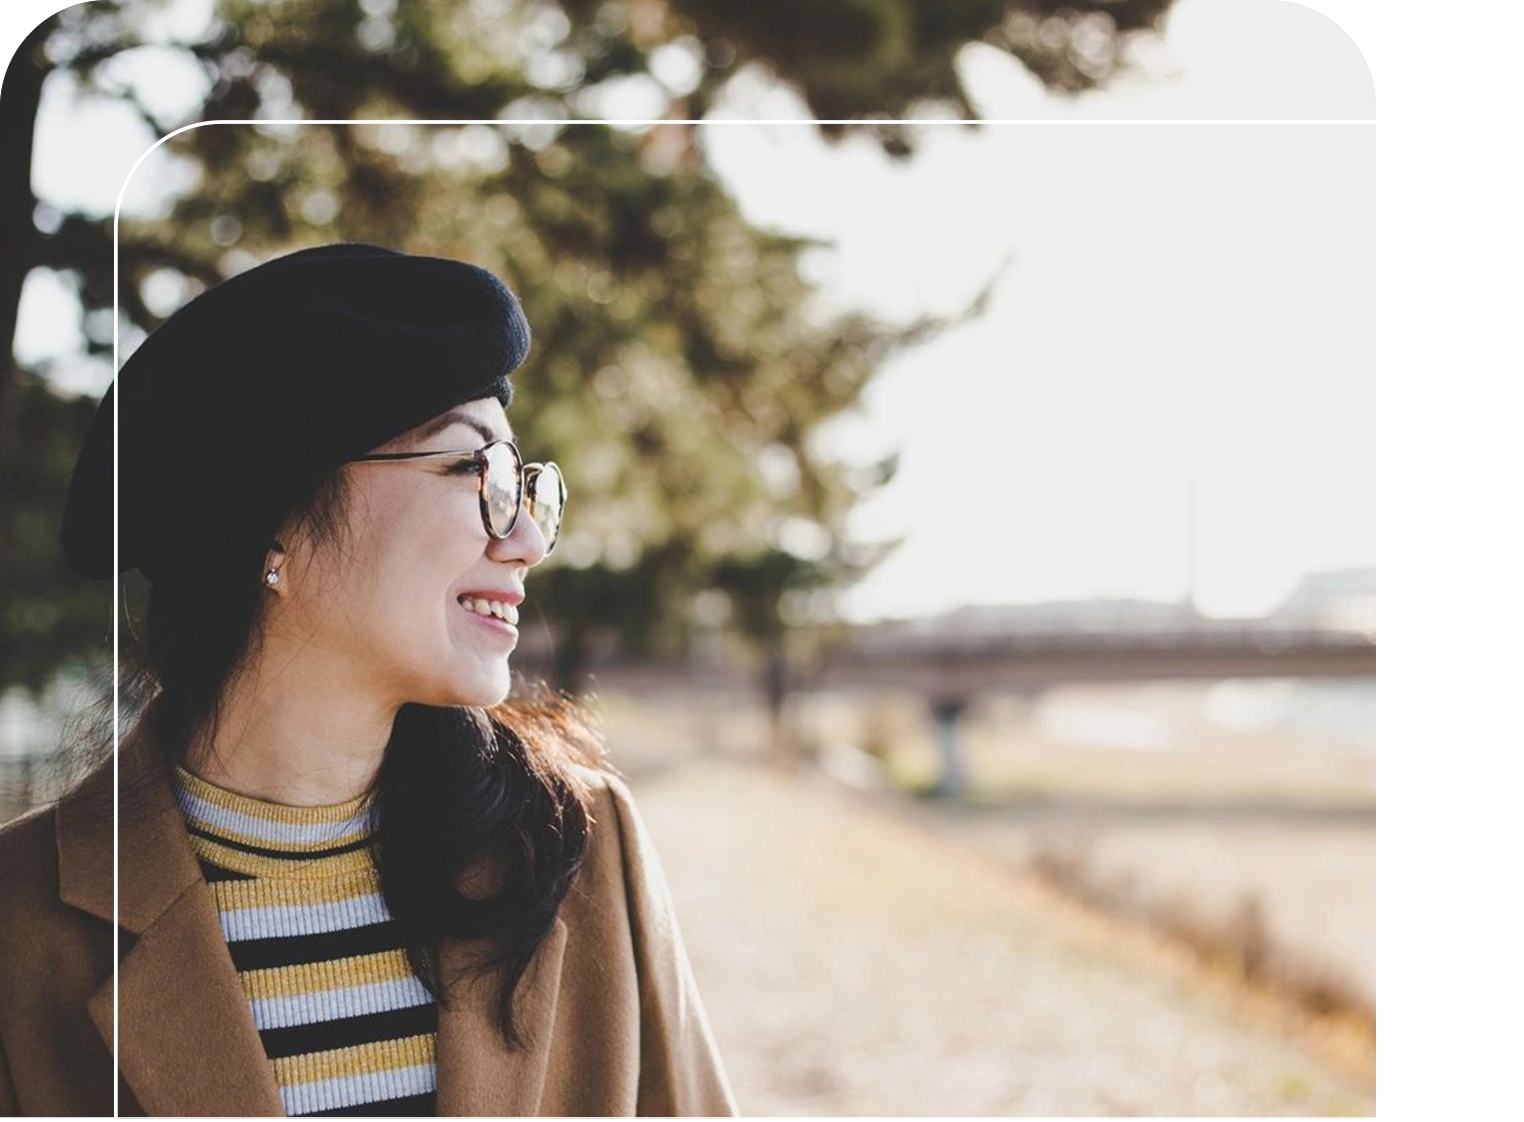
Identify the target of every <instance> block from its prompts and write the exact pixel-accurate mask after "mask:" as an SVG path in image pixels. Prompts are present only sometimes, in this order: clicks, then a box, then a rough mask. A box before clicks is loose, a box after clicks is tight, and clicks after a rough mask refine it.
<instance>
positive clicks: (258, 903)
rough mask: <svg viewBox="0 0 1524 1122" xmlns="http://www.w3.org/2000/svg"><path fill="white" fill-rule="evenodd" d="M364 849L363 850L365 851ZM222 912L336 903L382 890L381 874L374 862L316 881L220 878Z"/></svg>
mask: <svg viewBox="0 0 1524 1122" xmlns="http://www.w3.org/2000/svg"><path fill="white" fill-rule="evenodd" d="M362 852H363V851H362ZM211 889H212V899H213V900H214V901H216V903H217V910H218V911H219V912H230V911H235V910H237V909H240V908H273V907H282V908H294V907H301V906H303V905H306V904H332V903H336V902H338V901H340V900H353V899H354V898H355V897H357V896H369V895H370V894H372V893H375V892H380V891H381V874H380V873H378V872H377V871H376V867H375V866H374V865H367V866H366V867H365V868H363V869H357V870H354V871H353V872H349V873H345V874H344V875H343V876H337V877H331V878H327V877H316V878H314V879H312V880H304V879H302V878H299V877H298V878H286V879H284V880H274V879H265V880H219V881H214V882H213V883H212V885H211Z"/></svg>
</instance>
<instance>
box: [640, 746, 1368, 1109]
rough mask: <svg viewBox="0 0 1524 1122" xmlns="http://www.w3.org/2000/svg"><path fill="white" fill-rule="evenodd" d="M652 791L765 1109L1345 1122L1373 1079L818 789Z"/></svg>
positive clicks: (709, 979)
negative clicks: (1355, 1074) (1340, 1120)
mask: <svg viewBox="0 0 1524 1122" xmlns="http://www.w3.org/2000/svg"><path fill="white" fill-rule="evenodd" d="M632 787H633V789H634V791H635V793H636V797H637V802H638V804H639V806H640V809H641V813H642V815H643V817H644V819H645V821H646V824H647V826H648V828H649V830H650V832H651V834H652V836H653V837H654V839H655V841H656V844H657V847H658V850H659V852H660V854H661V858H662V862H663V864H664V866H665V868H666V870H667V876H668V880H669V881H670V883H671V885H672V891H673V894H674V896H675V898H676V901H677V908H678V914H679V916H680V919H681V923H682V931H683V937H684V939H685V941H686V943H687V946H688V951H689V955H690V957H691V958H692V960H693V964H694V970H695V972H696V973H697V975H698V981H699V986H700V990H701V992H702V994H703V997H704V1001H705V1004H706V1007H707V1008H708V1011H709V1015H710V1019H711V1021H712V1023H713V1024H714V1027H715V1032H716V1035H717V1036H718V1038H719V1043H720V1047H721V1049H722V1050H723V1052H724V1055H725V1060H726V1065H727V1068H728V1069H729V1072H730V1075H731V1079H732V1081H733V1083H734V1085H735V1090H736V1095H737V1098H738V1100H739V1102H740V1105H741V1109H742V1110H743V1111H744V1112H745V1113H747V1114H750V1115H800V1114H825V1115H870V1114H879V1115H887V1114H951V1115H964V1114H967V1115H990V1114H1004V1115H1009V1114H1025V1115H1033V1114H1036V1115H1071V1114H1090V1115H1137V1114H1141V1115H1192V1114H1213V1115H1282V1116H1285V1115H1340V1114H1371V1113H1373V1112H1374V1107H1375V1099H1374V1093H1373V1089H1372V1088H1370V1087H1369V1086H1366V1085H1363V1084H1362V1083H1361V1082H1360V1081H1358V1080H1356V1079H1354V1078H1352V1077H1351V1076H1349V1075H1347V1074H1345V1073H1343V1072H1341V1071H1339V1070H1337V1069H1334V1068H1332V1067H1330V1066H1328V1065H1327V1064H1326V1063H1324V1062H1322V1061H1321V1060H1319V1059H1318V1058H1316V1057H1314V1056H1312V1055H1311V1054H1309V1053H1307V1052H1305V1051H1304V1050H1302V1049H1301V1048H1299V1047H1297V1046H1296V1045H1294V1044H1292V1043H1291V1042H1289V1041H1288V1040H1286V1039H1284V1038H1282V1037H1281V1036H1279V1035H1278V1034H1276V1033H1275V1032H1273V1031H1272V1030H1270V1029H1268V1028H1266V1027H1264V1026H1262V1025H1259V1024H1257V1023H1255V1022H1253V1021H1251V1020H1248V1019H1245V1018H1243V1017H1242V1016H1238V1015H1236V1014H1235V1013H1234V1011H1233V1010H1232V1008H1231V1007H1230V1005H1229V1004H1228V1003H1227V1002H1225V1001H1223V1000H1221V999H1219V998H1217V997H1216V996H1214V995H1213V994H1211V993H1209V992H1206V991H1204V990H1202V989H1200V988H1199V987H1193V986H1190V985H1186V984H1182V983H1181V982H1180V981H1179V980H1178V979H1173V978H1171V976H1170V974H1169V973H1168V972H1167V971H1163V970H1154V969H1149V968H1148V967H1147V966H1146V965H1145V964H1141V963H1140V962H1139V961H1138V960H1137V959H1136V957H1135V956H1128V955H1124V954H1120V953H1118V948H1117V945H1116V943H1115V939H1114V936H1110V935H1108V934H1107V933H1106V931H1105V930H1104V928H1103V927H1099V926H1093V925H1092V926H1088V927H1087V925H1086V924H1085V922H1084V921H1083V919H1082V918H1081V919H1076V916H1075V915H1074V914H1071V913H1070V912H1068V911H1066V910H1065V909H1064V908H1063V907H1062V906H1061V905H1059V904H1057V903H1056V902H1055V901H1054V899H1053V898H1052V897H1051V896H1050V895H1048V894H1045V893H1044V892H1042V891H1041V890H1040V889H1038V888H1037V887H1036V886H1034V885H1032V884H1030V883H1026V882H1024V881H1023V880H1022V878H1020V877H1018V876H1015V875H1013V874H1011V873H1010V872H1008V871H1006V870H1005V869H1002V868H1001V866H1000V865H999V863H998V861H996V860H994V859H986V858H984V857H981V856H980V855H978V854H976V853H972V852H970V851H968V850H967V849H965V848H962V847H960V846H959V845H958V844H956V843H954V842H952V841H950V840H947V839H944V838H940V837H936V836H933V835H932V834H930V833H928V832H927V831H925V830H923V829H919V828H917V827H915V826H914V825H912V824H910V823H908V822H905V821H901V820H899V819H898V818H896V817H895V816H893V815H891V814H886V813H885V812H884V811H883V810H882V809H880V808H877V807H875V806H873V805H870V804H868V803H866V802H863V801H861V800H859V799H856V798H854V797H852V796H851V795H850V794H849V793H847V792H844V791H842V790H841V789H840V788H838V787H837V786H835V785H834V784H831V783H830V782H829V781H827V780H824V779H821V778H819V777H814V776H810V775H808V774H801V775H799V776H792V775H788V774H785V773H781V772H778V771H775V770H772V769H768V768H763V767H760V766H757V765H751V764H746V763H743V762H738V761H724V760H714V761H708V762H703V763H698V764H691V765H687V766H685V767H682V768H680V769H674V770H671V771H667V772H663V773H660V774H651V775H637V776H636V777H635V778H634V779H632Z"/></svg>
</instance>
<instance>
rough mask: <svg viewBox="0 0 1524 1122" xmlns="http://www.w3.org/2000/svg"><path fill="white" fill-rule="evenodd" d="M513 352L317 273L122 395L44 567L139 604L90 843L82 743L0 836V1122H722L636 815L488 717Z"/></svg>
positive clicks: (243, 299) (490, 326)
mask: <svg viewBox="0 0 1524 1122" xmlns="http://www.w3.org/2000/svg"><path fill="white" fill-rule="evenodd" d="M528 347H529V328H528V325H527V323H526V322H525V320H524V316H523V313H522V310H521V308H520V305H519V302H518V300H517V298H516V297H515V296H514V295H513V294H512V293H511V292H510V291H509V290H508V289H507V288H506V287H505V286H504V285H503V284H502V283H501V282H500V281H499V280H498V279H497V278H496V277H494V276H493V275H492V274H490V273H488V272H486V271H484V270H482V269H479V268H476V267H475V266H472V265H468V264H465V263H462V262H457V261H448V260H444V259H439V258H431V257H421V256H413V255H408V254H402V253H397V252H394V251H391V250H386V249H381V248H378V247H374V246H361V245H336V246H324V247H319V248H315V249H309V250H302V251H299V252H296V253H293V254H289V255H287V256H284V257H280V258H276V259H275V260H273V261H270V262H267V263H265V264H263V265H260V266H257V267H256V268H253V269H251V270H249V271H247V272H245V273H243V274H240V275H239V276H237V277H234V278H232V279H229V280H227V281H224V282H223V283H221V284H218V285H216V286H214V287H212V288H210V289H208V290H207V291H206V292H204V293H203V294H201V295H200V296H198V297H196V298H195V299H194V300H192V301H191V302H190V303H188V304H187V305H186V306H185V307H183V308H182V309H181V310H180V311H178V312H177V313H176V314H175V315H174V316H172V317H170V319H169V320H167V321H166V322H165V323H164V324H163V325H162V326H161V327H160V328H159V329H158V330H156V331H155V332H154V333H153V334H152V335H150V336H149V338H148V339H147V340H146V341H145V342H144V343H143V344H142V346H141V347H140V348H139V349H138V350H137V351H136V352H135V353H134V354H133V355H132V357H131V358H130V359H129V360H128V362H127V363H126V364H125V365H124V366H123V369H122V371H121V374H120V376H119V378H118V379H117V382H116V383H115V384H114V385H113V387H112V388H111V390H109V391H108V392H107V395H106V397H105V399H104V400H103V401H102V403H101V405H100V408H99V410H98V412H97V414H96V416H95V419H94V422H93V427H92V429H91V432H90V434H89V436H88V438H87V440H86V444H85V447H84V449H83V450H82V452H81V454H80V458H79V461H78V464H77V466H76V469H75V473H74V477H73V480H72V481H71V484H70V491H69V498H68V503H67V507H66V510H65V512H64V520H63V529H62V537H63V544H64V548H65V553H66V555H67V556H68V558H69V559H70V562H71V564H73V565H74V566H75V567H76V568H78V569H79V570H80V571H81V572H82V573H83V574H85V575H87V576H91V577H97V578H114V577H115V576H116V575H117V574H119V573H121V572H126V571H128V570H129V569H132V568H137V569H139V570H140V571H141V572H142V573H143V575H144V577H145V578H146V579H147V580H148V582H149V601H148V607H147V612H146V617H145V619H144V620H143V621H142V625H143V634H142V635H141V636H135V638H136V640H137V641H136V643H135V645H134V646H133V648H132V650H131V652H130V657H129V664H128V666H127V667H126V669H125V677H124V678H123V680H122V683H121V685H122V692H123V693H124V695H128V696H140V697H142V698H143V699H144V700H145V704H144V705H143V707H142V709H141V713H140V715H139V716H138V717H137V719H136V722H135V723H134V724H133V726H132V728H131V731H130V732H129V733H128V734H127V735H126V736H125V737H124V738H123V740H122V743H121V747H120V749H119V750H118V751H117V753H116V762H117V766H118V768H119V771H120V791H119V799H120V806H119V819H118V822H117V828H116V831H115V832H116V833H117V836H116V837H115V838H114V837H113V834H114V830H113V791H114V782H113V766H112V758H111V753H110V746H109V744H107V745H105V746H104V749H105V750H104V752H103V753H102V754H103V755H104V757H105V758H104V759H103V760H100V761H99V762H97V763H96V765H95V766H94V767H93V769H92V770H91V771H90V773H89V774H88V776H87V777H86V778H85V779H83V780H82V781H81V782H80V783H79V784H78V785H77V786H76V787H75V788H74V789H73V790H71V791H70V792H69V793H68V794H66V795H65V796H64V797H63V798H61V799H60V800H59V801H58V802H57V803H56V804H55V805H53V806H48V807H42V808H39V809H37V810H34V811H33V812H31V813H30V814H28V815H26V816H24V817H23V818H21V819H19V820H17V821H16V822H14V823H12V824H10V825H8V826H6V827H5V828H4V829H3V830H0V885H3V886H4V891H3V894H0V947H3V953H0V1113H7V1114H16V1113H20V1114H47V1115H102V1114H110V1113H111V1112H112V1090H113V1087H114V1086H116V1085H117V1084H118V1077H119V1081H120V1096H121V1112H122V1113H124V1114H167V1115H230V1114H232V1115H281V1114H287V1115H298V1114H352V1115H353V1114H361V1115H368V1116H375V1115H431V1114H450V1115H474V1116H482V1115H518V1114H550V1115H620V1114H623V1115H630V1114H642V1115H647V1114H659V1115H729V1114H735V1113H736V1106H735V1102H734V1097H733V1094H732V1092H731V1089H730V1086H729V1082H728V1080H727V1077H726V1075H725V1072H724V1069H723V1066H722V1064H721V1060H720V1057H719V1054H718V1051H717V1049H716V1046H715V1043H714V1039H713V1036H712V1033H711V1030H710V1027H709V1024H708V1022H707V1019H706V1016H705V1013H704V1010H703V1007H702V1005H701V1003H700V1000H699V997H698V994H697V992H696V989H695V986H694V982H693V977H692V973H691V968H690V965H689V963H688V959H687V956H686V952H685V950H684V947H683V943H682V939H681V935H680V933H679V930H678V927H677V923H676V918H675V916H674V914H673V908H672V903H671V897H670V894H669V892H668V889H667V886H666V883H665V880H664V877H663V874H662V870H661V866H660V864H659V862H658V860H657V857H656V854H655V852H654V850H653V848H652V845H651V841H650V838H649V835H648V834H647V833H646V831H645V827H644V825H643V824H642V822H641V820H640V817H639V815H638V813H637V811H636V808H635V805H634V803H633V801H632V799H631V796H630V792H629V790H628V788H627V787H626V786H625V784H624V782H623V781H622V779H621V778H620V777H619V776H618V774H617V773H616V772H615V771H614V769H613V768H612V765H610V764H609V763H608V762H607V760H606V756H605V747H604V745H603V744H602V742H601V740H600V739H599V738H598V737H597V736H596V734H595V733H594V732H593V731H592V730H591V729H590V727H589V725H588V723H587V722H586V721H584V720H583V718H582V717H581V716H580V710H579V709H578V707H577V706H576V705H575V704H574V703H573V702H571V701H570V700H568V699H565V698H561V697H540V698H535V697H531V698H529V699H518V698H514V699H511V700H510V699H509V696H508V695H509V693H510V685H511V673H510V666H509V656H510V654H511V652H512V651H513V649H514V646H515V645H516V643H517V639H518V631H517V627H516V624H517V619H518V606H519V604H520V602H521V601H522V600H523V598H524V595H525V583H526V578H527V576H528V574H529V572H530V570H532V569H533V568H534V567H535V566H536V565H538V564H539V563H540V562H541V561H542V560H543V559H544V558H545V556H546V555H547V553H549V552H550V550H551V549H552V548H553V547H554V544H555V539H556V536H557V534H558V533H559V530H560V520H561V515H562V513H563V510H564V506H565V500H566V488H565V484H564V482H563V481H562V479H561V474H560V471H559V469H558V468H557V467H556V465H555V464H553V463H544V464H525V463H523V461H522V460H521V458H520V456H519V452H518V448H517V444H516V439H517V438H516V436H515V434H514V433H513V432H512V430H511V429H510V427H509V425H508V423H507V416H506V412H505V409H506V407H507V406H508V404H509V403H510V401H511V399H512V387H511V385H510V382H509V375H510V374H511V373H512V371H513V370H514V369H515V368H516V367H517V366H518V365H519V364H520V363H521V362H522V361H523V359H524V357H525V355H526V353H527V350H528ZM113 394H116V395H117V396H118V397H119V399H120V400H119V406H118V408H119V413H120V429H119V432H120V444H121V455H120V460H119V465H118V468H117V470H118V471H119V473H120V479H119V489H120V495H119V503H120V506H119V524H118V537H117V540H116V543H115V544H116V546H117V552H116V553H115V554H114V553H113V532H112V527H113V480H112V466H113V464H112V461H113V456H112V451H113V447H114V440H113V427H112V426H113V408H112V396H113ZM134 630H136V628H134ZM114 844H118V845H119V862H120V879H119V881H118V882H117V884H116V885H115V888H116V889H117V890H118V891H119V902H118V901H114V899H113V889H114V885H113V860H114V854H113V846H114ZM113 923H116V924H118V925H119V927H120V936H121V939H120V942H121V955H122V957H121V960H120V963H119V964H118V965H117V966H116V968H115V971H114V972H113V948H112V925H113ZM113 996H115V997H116V998H117V999H118V1000H119V1018H120V1019H119V1030H120V1036H119V1040H118V1049H117V1067H118V1075H117V1076H114V1075H113V1074H112V1071H111V1067H112V1051H111V1047H112V1040H113V1025H112V1019H113Z"/></svg>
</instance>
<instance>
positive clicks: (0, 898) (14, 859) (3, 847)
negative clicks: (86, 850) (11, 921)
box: [0, 804, 58, 923]
mask: <svg viewBox="0 0 1524 1122" xmlns="http://www.w3.org/2000/svg"><path fill="white" fill-rule="evenodd" d="M57 821H58V810H57V807H56V806H55V805H54V804H48V805H46V806H41V807H35V808H33V809H32V810H29V811H27V812H26V813H25V814H23V815H21V817H19V818H14V819H12V820H11V821H9V822H7V823H5V824H4V825H3V826H0V884H4V885H5V891H4V892H0V923H3V922H4V921H5V919H6V917H7V915H8V913H10V912H11V911H12V910H13V908H14V907H15V905H16V904H18V903H21V902H23V901H27V900H33V899H35V898H36V897H37V896H38V895H39V893H45V894H47V895H49V896H53V895H56V894H57V887H58V840H57V837H58V835H57Z"/></svg>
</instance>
